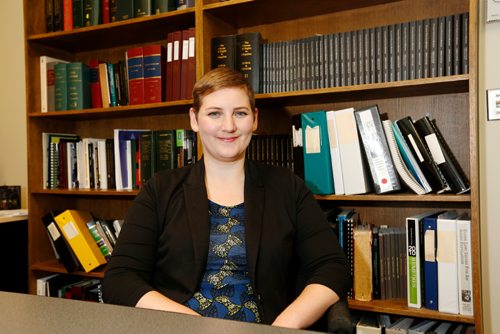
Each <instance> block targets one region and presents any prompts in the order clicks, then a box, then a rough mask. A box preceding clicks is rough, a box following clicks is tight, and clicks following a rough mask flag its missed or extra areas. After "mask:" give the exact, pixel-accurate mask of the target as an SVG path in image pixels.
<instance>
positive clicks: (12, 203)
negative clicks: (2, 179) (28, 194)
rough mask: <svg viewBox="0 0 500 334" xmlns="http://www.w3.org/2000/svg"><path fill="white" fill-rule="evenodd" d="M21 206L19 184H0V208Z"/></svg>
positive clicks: (9, 208)
mask: <svg viewBox="0 0 500 334" xmlns="http://www.w3.org/2000/svg"><path fill="white" fill-rule="evenodd" d="M20 208H21V186H0V210H14V209H20Z"/></svg>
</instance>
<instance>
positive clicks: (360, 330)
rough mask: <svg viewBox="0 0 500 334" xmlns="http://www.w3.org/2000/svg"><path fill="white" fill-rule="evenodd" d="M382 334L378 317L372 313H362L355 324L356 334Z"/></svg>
mask: <svg viewBox="0 0 500 334" xmlns="http://www.w3.org/2000/svg"><path fill="white" fill-rule="evenodd" d="M376 333H382V328H381V326H380V323H379V320H378V317H377V315H376V314H373V313H371V314H370V313H364V314H363V315H362V316H361V318H360V319H359V320H358V322H357V323H356V334H376Z"/></svg>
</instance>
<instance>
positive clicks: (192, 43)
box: [184, 28, 196, 100]
mask: <svg viewBox="0 0 500 334" xmlns="http://www.w3.org/2000/svg"><path fill="white" fill-rule="evenodd" d="M188 44H189V46H188V47H189V51H188V60H187V74H186V76H187V80H186V91H185V94H184V99H186V100H188V99H192V98H193V94H192V92H193V87H194V84H195V81H196V31H195V28H189V31H188Z"/></svg>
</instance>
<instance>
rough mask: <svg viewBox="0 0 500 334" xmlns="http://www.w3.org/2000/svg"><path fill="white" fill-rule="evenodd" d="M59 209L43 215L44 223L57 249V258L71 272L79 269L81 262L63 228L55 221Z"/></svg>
mask: <svg viewBox="0 0 500 334" xmlns="http://www.w3.org/2000/svg"><path fill="white" fill-rule="evenodd" d="M59 213H61V212H59V211H51V212H49V213H47V214H45V215H43V216H42V223H43V225H44V226H45V228H46V229H47V234H48V236H49V238H50V240H51V242H52V245H53V246H54V248H55V250H56V252H57V253H56V257H57V259H58V260H59V261H60V262H61V263H62V264H63V265H64V268H66V270H67V271H68V272H69V273H70V272H72V271H75V270H77V269H78V268H79V267H80V263H79V262H78V259H77V258H76V256H75V254H74V253H73V250H72V249H71V246H70V245H69V244H68V242H67V241H66V239H65V238H64V237H63V235H62V233H61V230H60V229H59V227H58V226H57V223H56V221H55V219H54V218H55V216H57V215H58V214H59Z"/></svg>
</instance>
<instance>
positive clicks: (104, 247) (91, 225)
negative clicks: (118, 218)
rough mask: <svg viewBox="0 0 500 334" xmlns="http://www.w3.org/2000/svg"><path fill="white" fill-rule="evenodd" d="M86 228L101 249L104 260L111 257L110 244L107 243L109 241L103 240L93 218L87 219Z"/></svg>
mask: <svg viewBox="0 0 500 334" xmlns="http://www.w3.org/2000/svg"><path fill="white" fill-rule="evenodd" d="M87 228H88V230H89V231H90V234H91V235H92V237H93V238H94V241H95V243H96V244H97V247H99V250H100V251H101V253H102V255H103V256H104V258H105V259H106V260H109V259H110V257H111V252H112V248H111V247H112V246H111V244H110V243H109V241H108V242H106V241H105V239H104V235H103V234H101V232H100V231H99V229H98V228H97V225H96V222H95V221H94V220H89V221H87ZM103 232H104V231H103Z"/></svg>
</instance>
